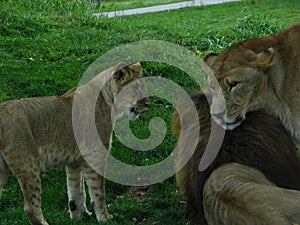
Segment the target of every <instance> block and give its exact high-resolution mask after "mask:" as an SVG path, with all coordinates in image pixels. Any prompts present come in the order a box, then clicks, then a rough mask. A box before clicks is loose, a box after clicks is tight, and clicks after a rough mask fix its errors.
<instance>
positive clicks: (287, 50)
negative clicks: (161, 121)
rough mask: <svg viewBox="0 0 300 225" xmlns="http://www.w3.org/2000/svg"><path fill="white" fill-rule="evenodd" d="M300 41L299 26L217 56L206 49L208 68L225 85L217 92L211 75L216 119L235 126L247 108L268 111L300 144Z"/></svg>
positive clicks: (213, 111)
mask: <svg viewBox="0 0 300 225" xmlns="http://www.w3.org/2000/svg"><path fill="white" fill-rule="evenodd" d="M299 40H300V25H295V26H293V27H290V28H288V29H286V30H283V31H281V32H279V33H276V34H274V35H272V36H268V37H264V38H256V39H249V40H246V41H243V42H240V43H237V44H234V45H233V46H231V47H230V48H228V49H227V50H226V51H224V52H222V53H221V54H219V55H216V54H215V53H212V52H209V53H207V54H206V55H205V57H204V62H205V63H206V64H207V66H208V67H206V66H204V69H205V70H207V69H208V68H210V69H211V70H212V73H213V74H214V75H215V77H216V78H217V80H218V82H219V85H220V87H221V88H220V89H221V91H219V90H218V88H217V86H216V83H215V82H213V80H214V79H211V78H209V79H208V82H209V86H210V87H211V90H212V91H213V92H214V99H213V102H212V107H211V112H212V115H213V117H214V119H215V120H216V121H217V122H218V123H219V124H223V126H224V127H226V129H228V130H232V129H234V128H236V127H237V126H239V125H240V124H241V122H242V121H243V120H244V119H245V117H246V113H247V112H249V111H254V110H258V109H266V110H268V111H270V112H271V113H272V114H273V115H274V116H276V117H278V118H280V120H281V122H282V123H283V125H284V126H285V128H286V129H287V130H288V131H289V133H290V134H291V136H292V137H293V138H294V140H295V141H296V142H297V143H298V145H300V114H299V111H300V41H299ZM219 92H222V94H223V95H224V98H225V105H224V104H222V103H221V98H220V96H221V95H220V93H219ZM224 122H225V123H224Z"/></svg>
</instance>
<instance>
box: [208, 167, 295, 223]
mask: <svg viewBox="0 0 300 225" xmlns="http://www.w3.org/2000/svg"><path fill="white" fill-rule="evenodd" d="M203 193H204V195H203V205H204V210H205V217H206V219H207V222H208V224H209V225H241V224H243V225H261V224H265V225H267V224H270V225H271V224H272V225H291V224H299V222H300V191H296V190H291V189H285V188H279V187H277V186H275V185H274V184H273V183H271V182H270V181H269V180H268V179H267V178H266V177H265V176H264V175H263V174H262V173H261V172H260V171H259V170H256V169H254V168H252V167H249V166H245V165H242V164H237V163H229V164H224V165H222V166H220V167H218V168H217V169H216V170H214V171H213V172H212V174H211V176H210V177H209V178H208V179H207V181H206V182H205V185H204V188H203Z"/></svg>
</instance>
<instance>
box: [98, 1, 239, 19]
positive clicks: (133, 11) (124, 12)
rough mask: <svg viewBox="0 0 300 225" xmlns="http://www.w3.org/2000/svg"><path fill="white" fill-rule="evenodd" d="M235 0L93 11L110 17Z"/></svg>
mask: <svg viewBox="0 0 300 225" xmlns="http://www.w3.org/2000/svg"><path fill="white" fill-rule="evenodd" d="M236 1H240V0H193V1H186V2H179V3H173V4H166V5H158V6H152V7H145V8H137V9H129V10H120V11H114V12H104V13H95V14H94V16H104V17H108V18H111V17H116V16H129V15H136V14H142V13H151V12H161V11H168V10H173V9H181V8H186V7H193V6H204V5H214V4H221V3H225V2H236Z"/></svg>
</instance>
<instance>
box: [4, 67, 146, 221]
mask: <svg viewBox="0 0 300 225" xmlns="http://www.w3.org/2000/svg"><path fill="white" fill-rule="evenodd" d="M141 75H142V68H141V64H140V63H136V64H133V65H130V66H128V65H126V64H125V63H119V64H118V65H116V66H113V67H111V68H109V69H107V70H105V71H103V72H101V73H100V74H99V75H97V76H96V77H94V78H93V79H92V80H90V81H89V82H87V83H86V84H84V85H82V86H79V87H78V88H73V89H71V90H70V91H69V92H67V93H65V94H64V95H62V96H53V97H36V98H26V99H20V100H13V101H7V102H3V103H1V104H0V197H1V193H2V190H3V187H4V185H5V184H6V182H7V177H8V169H9V168H10V170H11V171H12V172H13V174H14V175H15V176H16V177H17V179H18V181H19V184H20V187H21V189H22V192H23V197H24V210H25V212H26V214H27V216H28V218H29V220H30V222H31V224H34V225H37V224H39V225H40V224H42V225H46V224H48V223H47V222H46V220H45V219H44V216H43V214H42V209H41V192H42V190H41V180H40V170H41V169H42V170H49V169H53V168H56V167H58V166H61V165H65V166H66V172H67V186H68V197H69V210H70V217H71V218H72V219H73V218H81V217H82V216H85V215H89V214H90V213H89V211H88V210H87V208H86V203H85V197H86V196H85V188H84V180H85V181H86V182H87V185H88V187H89V193H90V197H91V202H92V206H93V210H94V212H95V214H96V217H97V220H98V221H106V220H107V219H109V218H111V216H110V215H109V214H108V212H107V209H106V203H105V189H104V178H103V177H102V176H101V175H99V174H97V173H96V172H95V171H94V169H93V168H91V167H90V166H89V165H88V163H87V162H86V161H85V159H84V157H83V156H82V154H81V152H80V150H79V148H78V146H77V145H76V141H75V138H74V134H73V128H72V103H73V99H74V97H75V96H77V97H78V95H79V96H80V97H82V98H83V99H84V97H85V98H87V97H88V96H89V94H90V93H91V92H96V93H97V94H98V92H99V91H100V88H99V87H101V85H103V80H105V79H106V78H107V79H108V81H107V82H106V83H105V85H104V86H103V88H102V89H101V91H100V93H99V95H97V96H98V98H97V102H96V105H95V117H96V122H95V123H96V127H97V131H98V134H99V136H100V137H101V139H102V142H103V145H104V146H105V148H106V149H109V144H110V139H111V135H112V128H113V127H112V126H113V125H112V121H111V111H112V104H113V102H114V98H115V96H116V95H117V94H118V93H119V92H120V91H121V89H123V88H124V87H125V86H127V84H128V83H131V82H132V83H133V82H134V83H135V84H134V88H132V89H134V90H132V91H131V92H130V94H129V95H128V96H122V97H121V99H122V101H121V106H120V108H122V110H123V112H124V113H125V114H127V115H128V117H130V118H131V119H135V118H137V117H138V115H139V114H141V113H144V112H146V111H147V106H148V104H149V99H148V98H147V97H145V89H144V86H143V83H142V81H141V80H139V79H138V78H140V76H141ZM127 93H129V92H127ZM75 94H76V95H75ZM139 96H140V98H139ZM133 99H140V100H139V101H136V100H133ZM86 100H88V99H86ZM82 110H86V109H82ZM81 119H82V120H84V119H85V118H81ZM102 161H103V160H102ZM83 177H84V178H83Z"/></svg>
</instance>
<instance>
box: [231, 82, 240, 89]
mask: <svg viewBox="0 0 300 225" xmlns="http://www.w3.org/2000/svg"><path fill="white" fill-rule="evenodd" d="M239 83H240V82H238V81H233V82H231V83H230V84H229V91H232V89H233V88H235V87H236V86H237V85H238V84H239Z"/></svg>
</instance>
